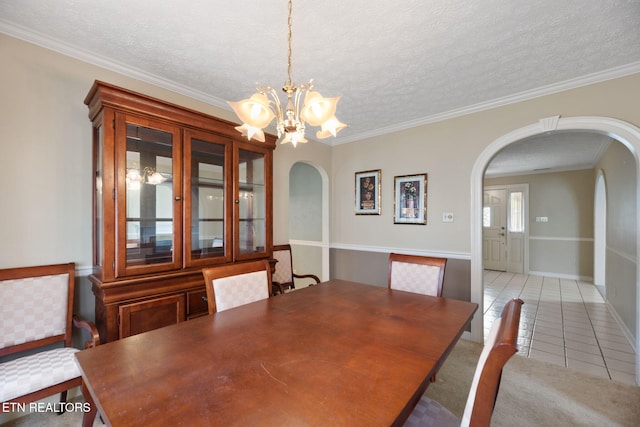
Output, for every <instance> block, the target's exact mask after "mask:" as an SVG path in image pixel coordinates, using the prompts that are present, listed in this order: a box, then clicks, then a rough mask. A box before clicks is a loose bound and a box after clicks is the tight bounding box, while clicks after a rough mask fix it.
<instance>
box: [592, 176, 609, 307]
mask: <svg viewBox="0 0 640 427" xmlns="http://www.w3.org/2000/svg"><path fill="white" fill-rule="evenodd" d="M606 250H607V187H606V183H605V180H604V175H603V173H602V171H601V170H600V171H598V176H597V177H596V188H595V197H594V206H593V284H594V285H596V287H598V289H600V292H601V293H602V294H603V296H605V297H606V282H605V278H606V261H607V255H606Z"/></svg>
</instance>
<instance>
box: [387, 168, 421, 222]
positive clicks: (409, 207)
mask: <svg viewBox="0 0 640 427" xmlns="http://www.w3.org/2000/svg"><path fill="white" fill-rule="evenodd" d="M393 200H394V215H393V222H394V224H421V225H426V224H427V174H426V173H422V174H416V175H403V176H396V177H394V191H393Z"/></svg>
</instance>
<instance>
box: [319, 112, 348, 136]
mask: <svg viewBox="0 0 640 427" xmlns="http://www.w3.org/2000/svg"><path fill="white" fill-rule="evenodd" d="M346 127H347V125H345V124H344V123H342V122H341V121H340V120H338V119H337V118H336V116H333V117H331V118H330V119H329V120H327V121H326V122H324V123H322V125H321V129H322V130H319V131H318V132H316V137H318V138H320V139H325V138H328V137H330V136H333V137H335V136H336V135H337V133H338V132H340V131H341V130H342V129H344V128H346Z"/></svg>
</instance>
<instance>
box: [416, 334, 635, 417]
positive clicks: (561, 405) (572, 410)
mask: <svg viewBox="0 0 640 427" xmlns="http://www.w3.org/2000/svg"><path fill="white" fill-rule="evenodd" d="M481 351H482V345H480V344H477V343H474V342H471V341H466V340H460V341H459V342H458V344H457V345H456V347H455V348H454V349H453V351H452V352H451V354H450V355H449V357H448V358H447V360H446V362H445V364H444V365H443V367H442V368H441V369H440V371H439V372H438V375H437V376H436V382H435V383H433V384H431V385H429V388H428V389H427V392H426V393H425V394H426V395H427V396H428V397H430V398H431V399H435V400H437V401H438V402H440V403H441V404H442V405H444V406H445V407H446V408H448V409H449V410H450V411H451V412H452V413H454V414H455V415H457V416H458V417H461V416H462V413H463V412H464V406H465V404H466V400H467V395H468V392H469V387H471V381H472V379H473V374H474V371H475V368H476V363H477V361H478V358H479V356H480V352H481ZM491 425H492V426H495V427H502V426H509V427H511V426H524V427H526V426H545V427H546V426H598V427H602V426H633V427H636V426H638V425H640V387H633V386H630V385H627V384H621V383H617V382H614V381H612V380H607V379H604V378H600V377H595V376H590V375H586V374H582V373H580V372H577V371H575V370H571V369H567V368H563V367H561V366H557V365H554V364H550V363H546V362H542V361H538V360H534V359H529V358H526V357H522V356H518V355H517V354H516V355H514V356H513V357H512V358H511V359H510V360H509V361H508V362H507V364H506V366H505V368H504V370H503V373H502V382H501V384H500V391H499V393H498V400H497V402H496V406H495V410H494V413H493V417H492V419H491Z"/></svg>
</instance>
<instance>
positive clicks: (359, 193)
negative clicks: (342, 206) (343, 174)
mask: <svg viewBox="0 0 640 427" xmlns="http://www.w3.org/2000/svg"><path fill="white" fill-rule="evenodd" d="M380 176H381V172H380V169H378V170H372V171H364V172H356V197H355V200H356V215H380Z"/></svg>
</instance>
